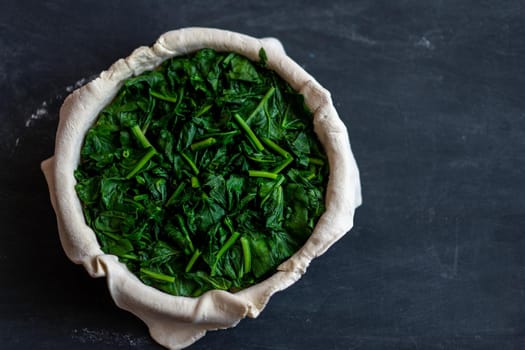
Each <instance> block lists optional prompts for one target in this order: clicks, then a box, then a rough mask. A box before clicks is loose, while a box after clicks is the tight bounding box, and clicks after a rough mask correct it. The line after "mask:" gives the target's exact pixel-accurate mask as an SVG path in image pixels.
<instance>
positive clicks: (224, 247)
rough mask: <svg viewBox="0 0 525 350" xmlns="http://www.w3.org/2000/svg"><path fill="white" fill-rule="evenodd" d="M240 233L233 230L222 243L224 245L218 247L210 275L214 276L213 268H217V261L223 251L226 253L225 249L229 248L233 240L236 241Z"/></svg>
mask: <svg viewBox="0 0 525 350" xmlns="http://www.w3.org/2000/svg"><path fill="white" fill-rule="evenodd" d="M240 235H241V234H240V233H239V232H234V233H233V234H232V235H231V236H230V238H228V240H227V241H226V242H225V243H224V245H223V246H222V247H221V249H219V252H218V253H217V255H216V256H215V262H214V263H213V266H212V268H211V275H212V276H215V270H216V268H217V263H218V262H219V260H220V259H221V257H222V256H223V255H224V253H226V251H227V250H228V249H230V247H231V246H232V245H233V244H234V243H235V241H237V239H238V238H239V236H240Z"/></svg>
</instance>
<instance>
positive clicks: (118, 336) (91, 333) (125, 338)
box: [71, 328, 148, 347]
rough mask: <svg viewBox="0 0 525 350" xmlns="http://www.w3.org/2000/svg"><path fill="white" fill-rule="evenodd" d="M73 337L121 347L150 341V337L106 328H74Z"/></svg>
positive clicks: (88, 341) (81, 341) (139, 344)
mask: <svg viewBox="0 0 525 350" xmlns="http://www.w3.org/2000/svg"><path fill="white" fill-rule="evenodd" d="M71 338H72V339H75V340H76V341H78V342H80V343H83V344H86V343H90V344H97V343H98V344H111V345H117V346H119V347H124V346H127V347H137V346H143V345H144V344H146V343H147V342H148V338H146V337H143V336H139V337H135V336H132V335H131V334H122V333H117V332H110V331H107V330H104V329H89V328H82V329H73V332H72V334H71Z"/></svg>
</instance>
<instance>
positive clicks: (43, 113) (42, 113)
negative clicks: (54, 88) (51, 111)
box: [26, 101, 48, 128]
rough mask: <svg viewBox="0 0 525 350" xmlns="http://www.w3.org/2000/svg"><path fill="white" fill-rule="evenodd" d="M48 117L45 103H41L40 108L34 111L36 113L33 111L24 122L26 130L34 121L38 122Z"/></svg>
mask: <svg viewBox="0 0 525 350" xmlns="http://www.w3.org/2000/svg"><path fill="white" fill-rule="evenodd" d="M47 115H48V110H47V101H44V102H42V104H41V105H40V107H38V108H37V109H36V111H34V112H33V113H31V116H30V117H29V119H27V120H26V128H28V127H30V126H31V124H32V123H33V122H34V121H35V120H40V119H42V118H45V117H47Z"/></svg>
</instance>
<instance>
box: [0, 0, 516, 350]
mask: <svg viewBox="0 0 525 350" xmlns="http://www.w3.org/2000/svg"><path fill="white" fill-rule="evenodd" d="M281 4H283V5H281ZM185 26H208V27H218V28H224V29H230V30H235V31H240V32H244V33H247V34H250V35H253V36H258V37H264V36H274V37H278V38H280V39H281V41H282V42H283V44H284V45H285V48H286V49H287V51H288V53H289V55H290V56H291V57H292V58H294V59H295V60H296V61H297V62H298V63H299V64H301V65H302V66H304V67H305V68H306V70H307V71H309V72H310V73H311V74H312V75H314V76H315V77H316V78H317V79H318V80H319V81H320V82H321V84H323V85H324V86H325V87H326V88H328V89H329V90H330V91H331V92H332V95H333V99H334V102H335V104H336V107H337V108H338V111H339V113H340V115H341V117H342V118H343V120H344V121H345V123H346V125H347V126H348V130H349V134H350V138H351V142H352V147H353V150H354V152H355V155H356V158H357V161H358V163H359V166H360V169H361V175H362V183H363V196H364V205H363V206H362V207H361V208H360V209H359V210H358V212H357V216H356V225H355V228H354V229H353V230H352V231H351V232H350V233H349V234H348V235H347V236H345V237H344V238H343V239H342V240H341V241H340V242H339V243H338V244H336V245H335V246H334V247H333V249H331V250H330V251H329V252H328V253H327V254H326V255H324V256H323V257H321V258H319V259H317V260H315V261H314V262H313V264H312V265H311V267H310V268H309V270H308V273H307V274H306V276H305V277H304V278H303V279H301V280H300V281H299V282H298V283H297V284H295V285H294V286H293V287H291V288H289V289H288V290H286V291H284V292H282V293H279V294H278V295H276V296H275V297H274V298H273V299H272V300H271V302H270V304H269V305H268V306H267V308H266V310H265V311H264V312H263V313H262V315H261V316H260V317H259V318H258V319H255V320H245V321H242V322H241V323H240V324H239V326H238V327H236V328H234V329H231V330H226V331H219V332H211V333H209V334H208V335H207V336H206V337H205V338H204V339H203V340H201V341H199V342H198V343H196V344H195V345H194V346H193V349H232V350H233V349H275V350H277V349H323V350H328V349H386V350H388V349H425V350H428V349H436V350H437V349H524V348H525V254H524V253H525V171H524V169H525V5H524V3H523V1H521V0H516V1H511V0H509V1H505V0H501V1H478V0H472V1H458V0H440V1H430V0H429V1H421V0H407V1H390V0H388V1H387V0H384V1H369V0H361V1H348V0H340V1H304V2H300V3H299V1H288V2H284V1H274V0H266V1H250V2H247V1H246V2H244V1H223V0H213V1H185V2H181V1H132V0H127V1H96V2H94V1H58V0H49V1H23V0H7V1H2V4H1V5H0V101H1V103H0V123H1V127H0V208H1V210H0V349H24V350H25V349H100V350H101V349H127V348H137V349H159V348H160V347H159V346H158V345H157V344H155V343H154V342H153V341H152V340H151V338H150V337H149V335H148V332H147V329H146V327H145V326H144V325H143V324H142V323H141V321H139V320H138V319H136V318H135V317H134V316H132V315H131V314H129V313H127V312H125V311H122V310H120V309H118V308H117V307H116V306H114V304H113V302H112V300H111V298H110V296H109V294H108V292H107V290H106V286H105V281H104V280H103V279H91V278H89V277H88V276H87V273H86V272H85V271H84V270H83V269H82V268H81V267H79V266H75V265H73V264H72V263H70V262H69V261H68V260H67V258H66V257H65V255H64V254H63V252H62V249H61V247H60V243H59V240H58V234H57V230H56V223H55V219H54V213H53V211H52V210H51V206H50V204H49V200H48V195H47V192H46V184H45V182H44V178H43V176H42V174H41V172H40V169H39V164H40V161H42V160H43V159H45V158H47V157H48V156H50V155H51V154H52V150H53V141H54V133H55V128H56V125H57V113H58V108H59V106H60V104H61V102H62V100H63V98H64V97H65V96H66V95H67V94H68V92H69V91H71V90H72V89H74V88H75V87H76V86H80V85H81V84H83V83H85V82H86V81H87V80H89V79H91V78H92V77H94V76H95V75H96V74H98V73H99V72H100V71H101V70H103V69H105V68H107V67H108V66H109V65H110V64H111V63H112V62H114V61H115V60H116V59H118V58H120V57H123V56H126V55H128V54H129V53H130V52H131V51H132V50H133V49H134V48H135V47H137V46H140V45H148V44H151V43H152V42H153V41H154V40H155V39H156V38H157V37H158V35H160V34H161V33H163V32H165V31H167V30H170V29H176V28H180V27H185Z"/></svg>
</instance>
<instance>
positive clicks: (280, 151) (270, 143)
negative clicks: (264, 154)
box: [261, 137, 291, 158]
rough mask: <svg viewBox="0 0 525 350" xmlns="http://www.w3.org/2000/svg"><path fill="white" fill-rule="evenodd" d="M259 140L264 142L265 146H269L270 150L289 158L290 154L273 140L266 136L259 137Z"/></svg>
mask: <svg viewBox="0 0 525 350" xmlns="http://www.w3.org/2000/svg"><path fill="white" fill-rule="evenodd" d="M261 140H262V141H263V142H264V143H265V144H266V146H268V147H270V149H271V150H273V151H275V152H277V153H278V154H280V155H281V156H283V157H284V158H290V157H291V155H290V153H288V152H287V151H285V150H284V149H283V148H282V147H281V146H279V145H278V144H276V143H275V142H273V141H272V140H271V139H269V138H267V137H261Z"/></svg>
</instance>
